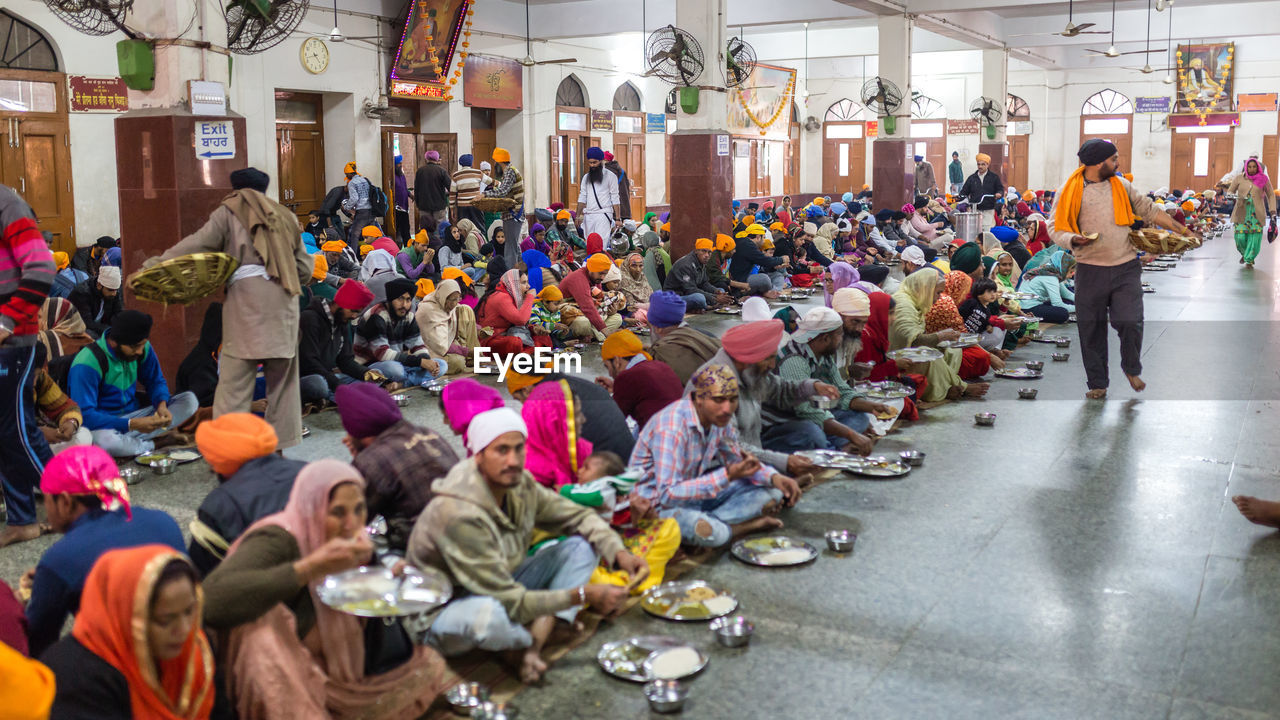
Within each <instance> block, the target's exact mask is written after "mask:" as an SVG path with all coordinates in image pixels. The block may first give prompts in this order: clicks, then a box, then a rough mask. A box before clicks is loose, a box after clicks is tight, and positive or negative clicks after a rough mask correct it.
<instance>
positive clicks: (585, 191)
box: [578, 170, 621, 240]
mask: <svg viewBox="0 0 1280 720" xmlns="http://www.w3.org/2000/svg"><path fill="white" fill-rule="evenodd" d="M588 177H590V176H589V175H583V176H582V182H581V183H580V184H579V185H578V203H579V204H580V205H582V234H583V236H584V237H586V236H590V235H591V233H599V234H600V237H601V238H603V239H605V240H608V239H609V235H611V234H612V233H613V221H614V219H615V218H614V214H613V207H614V206H615V205H621V201H620V200H619V198H618V176H617V175H614V174H613V173H612V172H610V171H608V170H605V171H604V175H603V177H601V178H600V182H598V183H593V182H590V181H588V180H587V178H588Z"/></svg>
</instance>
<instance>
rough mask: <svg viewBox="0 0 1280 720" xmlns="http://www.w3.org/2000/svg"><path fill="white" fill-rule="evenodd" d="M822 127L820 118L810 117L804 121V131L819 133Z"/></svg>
mask: <svg viewBox="0 0 1280 720" xmlns="http://www.w3.org/2000/svg"><path fill="white" fill-rule="evenodd" d="M820 127H822V123H820V122H818V118H816V117H814V116H812V115H810V116H809V117H807V118H805V119H804V129H805V130H807V131H808V132H818V128H820Z"/></svg>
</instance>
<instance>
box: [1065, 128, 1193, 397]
mask: <svg viewBox="0 0 1280 720" xmlns="http://www.w3.org/2000/svg"><path fill="white" fill-rule="evenodd" d="M1076 155H1077V157H1079V159H1080V164H1081V166H1080V167H1078V168H1076V171H1075V172H1073V173H1071V176H1070V177H1069V178H1067V182H1066V184H1064V185H1063V186H1062V189H1061V190H1059V191H1058V196H1057V205H1056V207H1055V209H1054V213H1053V218H1052V222H1051V223H1050V228H1049V231H1050V235H1051V236H1052V237H1053V241H1054V243H1056V244H1057V245H1059V246H1061V247H1064V248H1066V249H1067V250H1069V251H1071V252H1072V253H1073V254H1074V255H1075V258H1076V262H1077V269H1076V288H1075V294H1076V320H1077V326H1078V328H1079V331H1080V352H1081V354H1082V356H1083V359H1084V369H1085V376H1086V378H1087V380H1088V385H1089V391H1088V392H1087V393H1085V397H1088V398H1090V399H1093V400H1101V399H1104V398H1106V396H1107V386H1108V384H1109V378H1108V373H1107V320H1108V315H1110V321H1111V324H1112V326H1113V327H1115V329H1116V333H1117V334H1119V336H1120V368H1121V369H1122V370H1124V374H1125V376H1126V377H1127V378H1128V379H1129V385H1130V386H1132V387H1133V389H1134V390H1135V391H1137V392H1142V390H1143V389H1145V388H1146V386H1147V385H1146V383H1144V382H1143V381H1142V377H1141V374H1142V360H1141V357H1140V353H1141V351H1142V263H1141V262H1139V261H1138V257H1137V253H1136V252H1135V251H1134V249H1133V246H1132V245H1130V243H1129V230H1130V226H1131V225H1132V224H1133V223H1134V222H1135V220H1137V219H1139V218H1141V219H1142V220H1145V221H1146V222H1147V223H1148V224H1153V225H1158V226H1160V227H1162V228H1164V229H1166V230H1169V231H1171V232H1175V233H1178V234H1182V235H1189V234H1190V233H1191V231H1190V230H1187V228H1185V227H1183V226H1182V225H1181V224H1179V223H1177V222H1175V221H1174V219H1173V218H1171V217H1169V215H1168V214H1167V213H1165V212H1164V211H1162V210H1161V209H1160V208H1158V207H1156V206H1155V204H1153V203H1152V202H1151V200H1149V199H1148V198H1147V197H1146V196H1144V195H1142V194H1141V193H1139V192H1138V191H1137V190H1135V189H1134V188H1133V186H1132V185H1130V184H1129V182H1128V181H1127V180H1124V179H1123V178H1121V177H1120V176H1119V175H1118V174H1117V173H1118V170H1119V167H1120V156H1119V155H1118V153H1117V151H1116V147H1115V145H1113V144H1111V143H1110V142H1108V141H1106V140H1099V139H1093V140H1089V141H1087V142H1085V144H1084V145H1081V146H1080V150H1079V151H1078V152H1077V153H1076Z"/></svg>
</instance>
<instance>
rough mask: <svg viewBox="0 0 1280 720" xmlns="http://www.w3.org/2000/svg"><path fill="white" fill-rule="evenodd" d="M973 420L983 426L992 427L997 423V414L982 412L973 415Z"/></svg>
mask: <svg viewBox="0 0 1280 720" xmlns="http://www.w3.org/2000/svg"><path fill="white" fill-rule="evenodd" d="M973 421H974V422H975V423H977V424H979V425H981V426H983V427H991V426H992V425H995V424H996V414H995V413H990V412H980V413H977V414H976V415H974V416H973Z"/></svg>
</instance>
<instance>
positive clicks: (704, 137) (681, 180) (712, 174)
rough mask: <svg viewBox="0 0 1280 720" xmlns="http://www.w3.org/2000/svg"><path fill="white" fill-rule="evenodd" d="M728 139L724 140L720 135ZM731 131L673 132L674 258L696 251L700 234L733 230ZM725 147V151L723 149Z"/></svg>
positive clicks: (672, 240)
mask: <svg viewBox="0 0 1280 720" xmlns="http://www.w3.org/2000/svg"><path fill="white" fill-rule="evenodd" d="M721 137H723V138H724V139H725V140H724V141H720V140H718V138H721ZM728 139H729V133H727V132H714V131H710V132H707V131H696V130H694V131H689V132H684V131H679V130H677V131H676V132H675V133H674V134H673V135H672V136H671V168H670V172H671V187H669V188H667V196H668V197H670V198H671V259H672V260H675V259H676V258H679V257H681V256H683V255H685V254H687V253H690V252H692V251H693V243H694V241H696V240H697V239H698V238H703V237H705V238H711V239H715V236H716V233H725V234H730V233H731V231H732V230H733V223H732V221H731V219H730V217H729V213H730V208H731V207H732V206H733V157H732V155H731V154H730V151H729V150H728V148H729V147H730V146H729V144H728V143H727V141H728ZM722 149H723V150H724V152H723V154H722V153H721V150H722Z"/></svg>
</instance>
